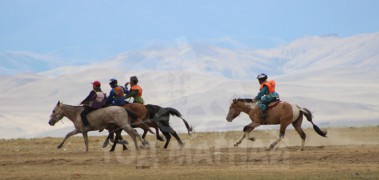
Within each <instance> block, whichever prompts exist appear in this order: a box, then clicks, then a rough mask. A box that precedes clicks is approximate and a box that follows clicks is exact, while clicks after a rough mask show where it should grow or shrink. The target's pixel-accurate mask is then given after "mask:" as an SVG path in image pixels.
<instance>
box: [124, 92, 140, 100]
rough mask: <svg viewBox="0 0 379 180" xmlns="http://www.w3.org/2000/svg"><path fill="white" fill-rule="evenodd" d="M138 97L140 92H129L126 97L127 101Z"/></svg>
mask: <svg viewBox="0 0 379 180" xmlns="http://www.w3.org/2000/svg"><path fill="white" fill-rule="evenodd" d="M137 95H138V90H130V91H129V94H127V95H126V96H125V99H127V98H130V97H135V96H137Z"/></svg>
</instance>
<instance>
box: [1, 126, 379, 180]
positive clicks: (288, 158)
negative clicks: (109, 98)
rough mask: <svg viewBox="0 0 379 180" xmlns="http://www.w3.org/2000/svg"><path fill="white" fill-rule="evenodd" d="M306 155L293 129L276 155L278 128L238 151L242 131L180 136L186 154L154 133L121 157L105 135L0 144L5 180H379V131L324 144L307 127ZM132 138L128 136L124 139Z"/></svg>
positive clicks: (334, 134) (334, 137) (345, 132)
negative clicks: (145, 144) (105, 143)
mask: <svg viewBox="0 0 379 180" xmlns="http://www.w3.org/2000/svg"><path fill="white" fill-rule="evenodd" d="M305 132H306V134H307V140H306V149H305V150H304V151H298V150H299V149H300V144H301V140H300V137H299V136H298V134H296V132H295V131H294V130H291V129H290V130H287V133H286V136H285V138H284V139H283V141H282V142H280V143H279V144H278V146H277V148H275V149H274V150H272V151H266V147H268V146H269V145H270V144H271V143H272V142H273V141H275V140H276V138H277V137H278V131H277V130H261V131H259V130H257V131H254V132H253V133H252V135H253V136H254V137H255V138H256V141H254V142H253V141H250V140H245V141H244V142H243V143H241V144H240V145H239V147H234V146H233V144H234V143H235V141H237V140H238V138H239V137H240V136H241V135H242V133H241V132H212V133H211V132H210V133H193V134H192V136H191V137H190V136H188V135H187V134H181V135H180V137H181V138H182V139H183V140H184V142H185V143H186V145H185V147H184V148H179V146H178V143H177V142H176V141H175V139H172V141H171V143H170V145H169V148H168V149H163V148H162V147H163V142H159V141H156V140H155V137H154V136H152V135H150V136H148V137H147V139H148V140H149V142H150V145H149V147H148V149H145V150H140V151H136V150H135V148H134V145H133V144H129V145H128V148H129V150H128V151H122V148H121V146H118V147H117V148H116V151H115V152H109V149H110V147H107V148H102V143H103V141H104V139H105V137H102V136H95V137H90V151H89V152H88V153H86V152H84V143H83V138H82V137H80V136H75V137H72V138H70V139H69V140H68V141H66V144H65V145H64V146H63V148H62V149H56V146H57V145H58V144H59V142H60V141H61V140H62V138H63V137H62V138H39V139H12V140H0V179H120V178H122V179H126V178H127V179H252V178H254V179H274V178H275V179H279V178H280V179H337V178H338V179H356V178H357V179H379V127H378V126H373V127H362V128H328V137H327V138H323V137H320V136H319V135H318V134H316V133H315V132H314V131H313V129H305ZM124 136H125V137H126V135H124ZM127 139H128V141H129V143H132V142H131V140H130V138H128V137H127Z"/></svg>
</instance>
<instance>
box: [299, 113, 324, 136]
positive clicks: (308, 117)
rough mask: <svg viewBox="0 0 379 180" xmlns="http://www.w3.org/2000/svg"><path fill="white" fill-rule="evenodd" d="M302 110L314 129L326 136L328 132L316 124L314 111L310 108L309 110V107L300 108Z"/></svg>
mask: <svg viewBox="0 0 379 180" xmlns="http://www.w3.org/2000/svg"><path fill="white" fill-rule="evenodd" d="M300 111H301V112H302V113H303V114H304V116H305V117H306V118H307V120H308V121H309V122H311V123H312V125H313V129H314V130H315V131H316V132H317V134H319V135H320V136H322V137H326V134H327V132H326V131H322V130H321V129H320V128H319V127H318V126H317V125H316V124H314V123H313V121H312V118H313V115H312V112H311V111H310V110H308V109H307V108H300Z"/></svg>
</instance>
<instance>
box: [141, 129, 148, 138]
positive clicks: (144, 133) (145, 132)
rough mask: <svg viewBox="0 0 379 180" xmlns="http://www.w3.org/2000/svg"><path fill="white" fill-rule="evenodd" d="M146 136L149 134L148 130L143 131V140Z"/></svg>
mask: <svg viewBox="0 0 379 180" xmlns="http://www.w3.org/2000/svg"><path fill="white" fill-rule="evenodd" d="M146 134H147V130H145V129H144V130H143V134H142V139H145V137H146Z"/></svg>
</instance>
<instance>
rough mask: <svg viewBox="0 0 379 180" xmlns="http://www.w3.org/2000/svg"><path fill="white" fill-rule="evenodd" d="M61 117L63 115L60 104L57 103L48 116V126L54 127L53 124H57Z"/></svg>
mask: <svg viewBox="0 0 379 180" xmlns="http://www.w3.org/2000/svg"><path fill="white" fill-rule="evenodd" d="M63 117H64V114H63V111H62V103H61V102H60V101H58V103H57V105H55V107H54V109H53V112H52V113H51V115H50V120H49V124H50V126H54V125H55V123H57V122H58V121H59V120H61V119H62V118H63Z"/></svg>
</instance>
